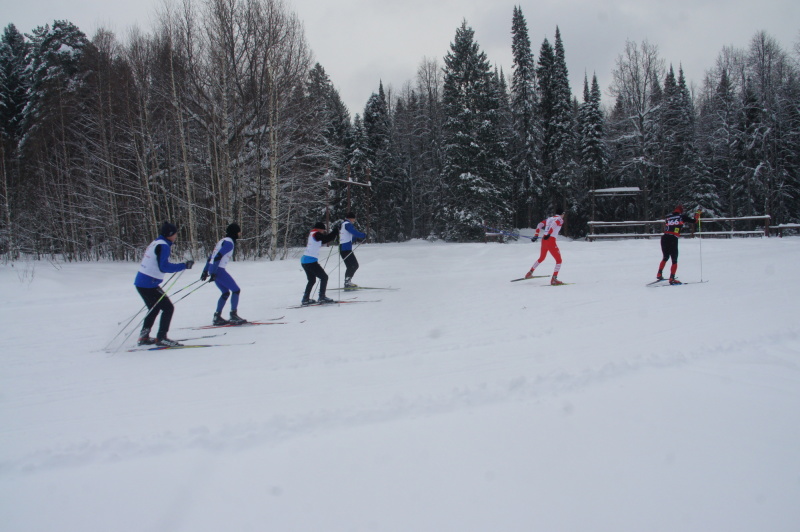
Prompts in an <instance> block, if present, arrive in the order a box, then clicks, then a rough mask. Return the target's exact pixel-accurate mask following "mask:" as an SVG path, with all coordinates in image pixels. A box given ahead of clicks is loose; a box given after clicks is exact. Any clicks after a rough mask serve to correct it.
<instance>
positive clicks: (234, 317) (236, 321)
mask: <svg viewBox="0 0 800 532" xmlns="http://www.w3.org/2000/svg"><path fill="white" fill-rule="evenodd" d="M245 323H247V320H246V319H244V318H242V317H241V316H239V314H237V313H236V311H235V310H232V311H231V319H230V324H231V325H243V324H245Z"/></svg>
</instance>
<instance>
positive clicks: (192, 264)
mask: <svg viewBox="0 0 800 532" xmlns="http://www.w3.org/2000/svg"><path fill="white" fill-rule="evenodd" d="M184 264H186V269H187V270H191V269H192V266H194V261H193V260H187V261H186V262H185V263H184Z"/></svg>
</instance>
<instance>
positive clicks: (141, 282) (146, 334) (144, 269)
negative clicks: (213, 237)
mask: <svg viewBox="0 0 800 532" xmlns="http://www.w3.org/2000/svg"><path fill="white" fill-rule="evenodd" d="M683 211H684V209H683V206H682V205H678V206H676V207H675V209H674V210H673V212H672V213H671V214H670V215H668V216H667V217H666V219H665V220H664V231H663V234H662V235H661V251H662V259H661V262H660V263H659V265H658V273H657V275H656V281H664V280H666V278H665V277H664V275H663V271H664V268H665V267H666V264H667V261H668V260H671V261H672V264H671V267H670V274H669V284H673V285H676V284H681V282H680V281H679V280H678V279H677V277H676V276H675V274H676V272H677V270H678V238H679V237H680V235H681V231H682V230H683V227H684V225H685V224H687V223H692V224H697V223H698V220H699V218H700V214H701V213H700V212H699V211H698V213H697V215H696V217H694V218H693V217H691V216H689V215H687V214H685V213H684V212H683ZM564 214H565V213H564V211H563V210H558V211H556V212H555V214H554V215H553V216H550V217H549V218H546V219H545V220H542V221H541V222H539V224H538V225H537V226H536V233H535V234H534V236H533V237H532V238H531V241H532V242H536V241H537V240H539V236H540V235H542V244H541V251H540V254H539V258H538V259H537V260H536V262H534V263H533V266H531V268H530V270H528V272H527V273H526V274H525V279H530V278H532V277H533V276H534V275H533V274H534V272H535V271H536V268H537V267H539V265H540V264H541V263H542V262H544V260H545V259H546V258H547V255H548V254H550V255H552V257H553V259H555V261H556V265H555V268H554V269H553V275H552V277H551V278H550V284H551V285H553V286H558V285H562V284H564V283H563V282H562V281H560V280H559V279H558V273H559V271H560V270H561V263H562V260H561V252H560V251H559V249H558V234H559V233H560V231H561V228H562V227H563V226H564ZM355 221H356V216H355V213H353V212H352V211H351V212H348V213H347V215H346V216H345V219H344V220H342V221H340V222H336V223H335V224H333V226H332V227H331V230H330V231H326V230H325V224H324V223H322V222H317V223H316V224H314V227H312V228H311V230H310V232H309V233H308V241H307V243H306V248H305V252H304V253H303V256H302V257H301V258H300V264H301V266H302V268H303V271H305V274H306V279H307V283H306V287H305V290H304V292H303V298H302V299H301V302H300V304H301V305H302V306H307V305H313V304H327V303H334V302H335V301H334V300H333V299H331V298H330V297H328V296H327V295H326V293H325V292H326V290H327V286H328V274H327V273H325V269H324V268H323V267H322V266H321V265H320V264H319V253H320V250H321V249H322V245H323V244H328V243H330V242H332V241H334V240H336V238H337V237H338V238H339V254H340V256H341V258H342V261H343V262H344V264H345V268H346V270H345V276H344V289H345V290H354V289H357V288H358V285H356V284H354V283H353V276H354V275H355V273H356V270H358V260H357V259H356V256H355V253H354V249H353V240H354V239H364V238H366V236H367V235H366V234H364V233H362V232H361V231H359V230H358V229H356V227H355ZM177 233H178V228H177V226H175V225H174V224H172V223H169V222H164V223H163V224H162V226H161V229H160V231H159V236H158V238H156V239H155V240H154V241H153V242H151V243H150V245H149V246H147V249H145V252H144V258H143V259H142V262H141V265H140V266H139V271H138V272H137V274H136V278H135V280H134V285H135V286H136V290H137V291H138V292H139V295H140V296H141V297H142V299H143V300H144V303H145V305H146V307H147V309H148V312H147V314H146V315H145V318H144V322H143V326H142V330H141V332H140V334H139V345H157V346H163V347H175V346H179V345H181V344H179V343H178V342H176V341H174V340H170V339H169V338H167V333H168V331H169V325H170V322H171V320H172V313H173V311H174V306H173V304H172V302H171V301H170V299H169V297H167V295H166V294H165V293H164V291H163V290H162V288H161V286H160V285H161V282H162V281H163V280H164V276H165V274H168V273H177V272H180V271H183V270H188V269H191V268H192V266H193V265H194V261H192V260H187V261H185V262H182V263H172V262H170V261H169V256H170V250H171V248H172V244H174V243H175V240H176V239H177ZM241 236H242V229H241V227H240V226H239V225H238V224H236V223H232V224H230V225H229V226H228V227H227V228H226V230H225V237H224V238H222V239H221V240H220V241H219V242H217V244H216V246H214V250H213V251H212V252H211V254H210V255H209V256H208V259H207V260H206V263H205V266H204V268H203V272H202V274H201V275H200V280H201V281H206V280H208V282H214V283H216V285H217V288H219V290H220V292H221V294H220V297H219V299H218V300H217V308H216V311H215V312H214V317H213V319H212V324H213V325H228V324H231V325H241V324H244V323H247V320H245V319H243V318H242V317H241V316H239V314H238V307H239V294H240V292H241V289H240V288H239V285H237V284H236V281H235V280H234V279H233V277H231V275H230V274H229V273H228V271H227V268H226V267H227V264H228V261H230V259H231V257H232V256H233V252H234V249H235V248H236V240H237V239H238V238H239V237H241ZM317 279H319V296H318V299H316V300H314V299H311V291H312V290H313V288H314V285H315V284H316V281H317ZM228 299H230V302H231V307H230V318H229V319H227V320H226V319H225V318H223V317H222V310H223V309H224V308H225V304H226V303H227V301H228ZM159 312H160V313H161V321H160V323H159V329H158V333H157V334H156V337H155V338H151V337H150V330H151V329H152V327H153V325H154V323H155V319H156V316H157V315H158V313H159Z"/></svg>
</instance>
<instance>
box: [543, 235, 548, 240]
mask: <svg viewBox="0 0 800 532" xmlns="http://www.w3.org/2000/svg"><path fill="white" fill-rule="evenodd" d="M548 238H550V235H544V236H543V237H542V240H547V239H548Z"/></svg>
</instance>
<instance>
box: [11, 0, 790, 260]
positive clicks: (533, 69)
mask: <svg viewBox="0 0 800 532" xmlns="http://www.w3.org/2000/svg"><path fill="white" fill-rule="evenodd" d="M508 15H509V17H508V20H509V45H510V46H511V47H512V54H513V64H512V68H511V72H503V71H502V69H500V68H498V67H497V66H495V65H493V63H492V61H491V58H489V57H487V56H486V54H485V53H484V52H482V51H481V47H480V45H479V43H478V39H477V38H476V35H475V34H474V32H473V30H472V29H471V27H470V26H469V23H468V21H466V20H465V21H464V22H463V23H462V25H461V26H460V27H458V28H455V34H454V36H453V38H452V41H451V46H450V50H449V52H448V53H447V54H446V56H445V57H443V58H441V61H439V60H437V59H423V60H422V62H421V64H420V65H419V67H418V70H417V73H416V78H415V79H414V80H410V81H409V82H408V83H407V84H406V85H405V86H403V87H402V88H401V89H399V90H398V89H394V88H391V87H389V88H385V87H383V84H382V83H381V82H380V80H375V82H376V87H377V88H376V91H375V92H374V93H373V94H372V96H371V97H370V98H369V99H368V101H367V102H366V104H365V106H364V109H363V110H360V112H357V113H355V114H354V115H352V116H351V114H350V110H349V109H347V108H346V106H345V105H344V104H343V102H342V100H341V98H340V96H339V94H338V92H337V90H336V88H335V83H336V81H335V80H331V79H330V78H329V76H328V75H327V74H326V72H325V69H324V65H320V64H318V63H317V64H315V63H314V62H313V51H312V50H310V49H309V46H308V44H307V42H306V40H305V36H304V33H303V31H304V30H303V27H302V24H301V21H300V20H298V18H297V17H296V15H295V14H293V13H292V12H291V11H289V10H288V9H287V7H286V6H285V5H284V4H283V2H282V1H281V0H203V1H202V2H188V1H187V2H182V3H180V2H175V3H173V4H171V5H169V4H168V5H167V6H166V7H165V8H164V12H163V13H160V14H159V23H158V24H157V27H156V29H155V30H154V31H153V32H152V33H151V34H145V33H143V32H141V31H138V30H132V31H131V32H130V34H129V35H128V36H126V38H125V39H124V42H123V40H121V39H120V38H119V37H117V36H115V35H114V34H112V33H110V32H108V31H105V30H99V31H97V33H96V34H95V35H94V36H93V37H91V38H90V37H89V36H87V35H86V34H84V33H83V32H82V31H81V30H80V29H79V28H77V27H76V26H75V25H73V24H71V23H70V22H68V21H63V20H57V21H55V22H53V23H52V24H46V25H43V26H40V27H37V28H35V29H33V30H32V31H31V33H29V34H27V33H22V32H20V30H19V29H18V28H16V27H15V26H14V25H13V24H9V25H8V26H7V27H6V28H5V29H4V31H3V34H2V40H1V41H0V177H1V178H2V183H1V184H0V185H1V188H0V194H1V195H2V202H0V220H1V221H0V253H2V255H3V257H4V258H5V260H16V259H18V258H20V257H22V256H29V257H34V258H59V259H63V260H67V261H73V260H99V259H103V260H138V258H139V254H140V251H141V248H142V247H144V246H145V245H146V244H147V242H149V241H150V240H151V239H152V238H153V237H154V236H155V232H156V230H157V228H158V226H159V224H160V222H161V221H163V220H170V221H173V222H174V223H176V224H178V225H180V227H181V239H180V240H179V242H178V244H177V245H178V247H179V248H180V249H182V250H183V251H185V252H190V253H192V254H194V255H195V256H201V254H202V253H204V252H207V251H209V250H210V247H211V246H213V243H214V242H215V241H216V240H217V239H219V238H221V237H222V236H223V233H224V228H225V226H226V225H227V224H228V223H230V222H232V221H236V222H238V223H239V224H240V225H241V226H242V228H243V231H244V238H243V239H242V240H241V241H240V244H239V246H237V247H238V248H239V256H240V257H251V258H255V257H268V258H269V259H280V258H285V257H286V256H287V253H288V250H289V248H290V247H291V246H297V245H300V244H301V243H303V242H304V241H305V235H306V231H307V230H308V228H309V227H311V225H312V224H313V223H314V222H316V221H319V220H323V221H325V220H329V221H333V220H334V219H338V218H341V217H342V216H343V215H344V214H345V212H346V210H347V209H348V205H350V206H352V209H353V210H354V211H356V213H357V215H358V220H359V225H360V226H361V227H362V228H363V229H365V230H366V231H367V233H368V235H369V238H370V240H371V241H373V242H397V241H404V240H408V239H411V238H438V239H443V240H447V241H460V242H469V241H478V240H481V239H482V238H483V234H484V232H485V230H484V228H483V224H486V225H489V226H492V227H499V228H505V229H511V228H520V227H531V226H534V225H535V224H536V223H537V222H538V221H539V220H540V219H542V217H544V216H546V215H549V214H552V211H553V210H554V209H561V208H563V209H565V210H566V212H567V220H568V225H567V227H566V228H565V233H566V234H567V235H568V236H571V237H573V238H579V237H582V236H584V235H585V234H586V232H587V227H588V226H587V222H588V221H590V220H591V219H592V217H593V216H594V218H595V219H597V220H652V219H654V218H660V217H661V216H663V214H665V213H666V212H669V210H671V209H672V207H673V206H674V205H675V204H676V203H683V204H684V205H686V206H687V209H702V210H703V211H704V212H705V213H708V214H709V215H710V216H725V217H735V216H754V215H765V214H768V215H770V216H771V217H772V218H771V222H770V223H773V224H781V223H796V222H800V42H798V43H795V44H794V48H793V50H788V51H787V50H784V49H782V48H781V47H780V46H779V45H778V43H777V42H776V41H775V40H774V39H773V38H772V37H770V35H769V34H768V33H766V32H759V33H756V34H755V35H753V37H752V39H751V41H750V46H749V48H747V49H733V48H724V49H722V50H721V51H720V52H719V55H718V58H717V61H716V64H713V65H708V68H707V70H706V75H705V78H704V79H702V80H687V79H686V78H685V77H684V74H683V71H682V69H681V66H680V64H672V63H667V62H666V61H665V59H663V58H662V57H660V56H659V50H658V46H657V44H656V43H650V42H646V41H645V42H641V43H635V42H627V43H626V44H625V46H624V49H623V50H621V51H620V53H619V56H618V58H617V61H616V67H615V69H614V71H613V73H612V82H611V84H610V86H608V87H605V88H601V87H600V86H598V83H597V79H596V77H594V76H592V75H591V74H590V75H587V76H586V77H585V80H584V84H583V87H580V88H573V87H570V85H569V81H568V70H567V64H568V54H567V52H566V50H568V48H569V43H565V42H563V41H562V39H561V35H560V32H559V29H558V28H554V34H553V35H552V40H551V39H545V40H544V41H543V42H542V43H541V45H540V46H539V47H538V50H536V51H534V47H533V44H532V43H531V42H530V39H529V36H528V25H527V22H526V19H525V16H524V15H523V12H522V10H521V8H519V7H517V8H515V9H514V11H513V13H509V14H508ZM576 89H577V90H576ZM574 94H582V97H575V96H574ZM348 181H352V185H351V184H349V183H348ZM365 185H369V186H365ZM613 187H639V188H640V189H641V190H642V191H644V192H645V193H644V195H643V200H642V201H637V202H622V201H616V202H615V201H607V202H601V203H598V205H597V210H596V211H595V212H594V213H593V212H592V210H591V208H590V205H591V199H590V191H592V190H596V189H603V188H613Z"/></svg>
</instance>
